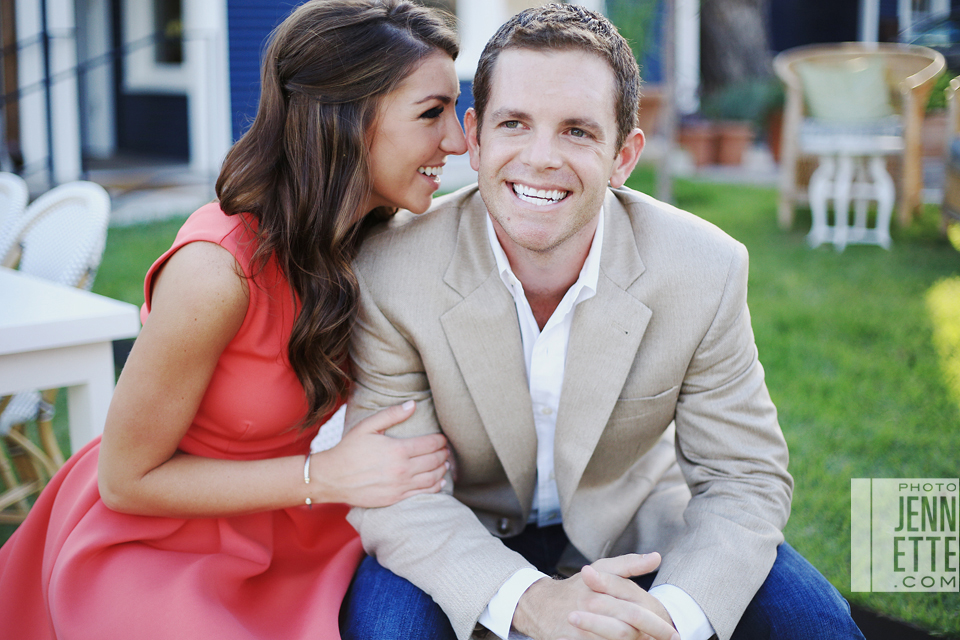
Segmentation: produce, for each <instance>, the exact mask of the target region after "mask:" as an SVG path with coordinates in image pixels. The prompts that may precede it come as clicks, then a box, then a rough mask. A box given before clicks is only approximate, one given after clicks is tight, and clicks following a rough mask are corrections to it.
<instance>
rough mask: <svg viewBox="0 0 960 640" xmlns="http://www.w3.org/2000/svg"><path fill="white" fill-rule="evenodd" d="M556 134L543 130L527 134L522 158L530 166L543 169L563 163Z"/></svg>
mask: <svg viewBox="0 0 960 640" xmlns="http://www.w3.org/2000/svg"><path fill="white" fill-rule="evenodd" d="M557 143H558V140H557V138H556V136H554V135H552V134H550V133H547V132H543V133H539V132H534V133H533V135H531V136H529V138H528V143H527V146H526V148H525V149H524V152H523V154H522V156H523V160H524V161H525V162H526V163H527V164H529V165H530V166H531V167H533V168H535V169H538V170H543V169H556V168H558V167H560V165H562V164H563V158H562V157H561V155H560V149H559V147H558V144H557Z"/></svg>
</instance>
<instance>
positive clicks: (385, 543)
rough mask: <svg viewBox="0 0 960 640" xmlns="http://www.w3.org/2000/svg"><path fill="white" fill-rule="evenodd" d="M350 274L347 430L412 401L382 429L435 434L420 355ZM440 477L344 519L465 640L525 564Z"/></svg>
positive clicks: (401, 434) (437, 428)
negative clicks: (355, 296)
mask: <svg viewBox="0 0 960 640" xmlns="http://www.w3.org/2000/svg"><path fill="white" fill-rule="evenodd" d="M357 277H358V279H359V281H360V301H361V302H360V312H359V316H358V320H357V324H356V326H355V329H354V334H353V338H352V343H351V350H350V351H351V357H352V366H353V374H354V377H355V379H356V385H355V388H354V392H353V396H352V398H351V400H350V403H349V405H348V410H347V423H346V428H347V429H349V428H351V427H352V426H353V425H355V424H356V423H357V422H358V421H359V420H361V419H362V418H364V417H366V416H367V415H370V414H371V413H373V412H375V411H377V410H379V409H381V408H384V407H387V406H391V405H394V404H398V403H402V402H405V401H406V400H409V399H413V400H415V401H417V409H416V411H415V412H414V415H413V416H412V417H411V418H409V419H408V420H406V421H404V422H403V423H401V424H399V425H397V426H396V427H393V428H392V429H390V430H389V431H388V434H389V435H391V436H395V437H411V436H416V435H421V434H426V433H436V432H438V431H440V426H439V424H438V421H437V418H436V414H435V412H434V409H433V401H432V398H431V395H430V389H429V384H428V381H427V376H426V373H425V371H424V367H423V363H422V362H421V359H420V356H419V353H418V352H417V350H416V349H415V348H414V346H413V345H411V344H410V342H409V341H408V340H407V339H406V338H405V337H404V336H403V334H402V332H401V331H400V330H398V328H397V327H395V326H394V325H393V324H392V323H391V322H390V320H389V319H388V318H386V317H385V316H384V314H383V313H382V312H381V310H380V308H379V306H378V305H377V297H376V295H375V293H374V292H373V291H371V288H370V287H369V286H368V285H367V282H366V281H365V280H364V278H363V275H362V273H360V272H359V270H358V274H357ZM446 480H447V485H446V487H445V489H444V490H443V491H442V492H440V493H437V494H431V495H419V496H414V497H412V498H408V499H406V500H403V501H401V502H399V503H397V504H395V505H392V506H390V507H384V508H378V509H363V508H353V509H351V511H350V513H349V515H348V520H349V521H350V523H351V524H352V525H353V526H354V528H356V529H357V531H358V532H359V533H360V538H361V540H362V542H363V547H364V549H365V550H366V551H367V553H368V554H370V555H373V556H376V558H377V560H378V561H379V562H380V564H381V565H383V566H384V567H386V568H387V569H389V570H390V571H392V572H394V573H395V574H397V575H399V576H401V577H404V578H406V579H407V580H409V581H410V582H412V583H413V584H415V585H416V586H417V587H419V588H420V589H422V590H423V591H425V592H426V593H427V594H429V595H430V596H431V597H432V598H433V599H434V601H436V602H437V603H438V604H439V605H440V607H441V608H442V609H443V611H444V612H445V613H446V614H447V616H448V617H449V618H450V621H451V623H452V625H453V628H454V631H455V632H456V634H457V637H458V638H461V639H466V638H469V637H470V635H471V634H472V632H473V630H474V628H475V626H476V623H477V619H478V618H479V617H480V614H481V613H482V612H483V610H484V609H485V608H486V606H487V604H488V603H489V601H490V599H491V598H492V597H493V596H494V595H495V594H496V592H497V590H498V589H499V588H500V586H501V585H502V584H503V583H504V582H505V581H506V580H507V579H508V578H509V577H510V576H512V575H513V574H514V573H515V572H516V571H518V570H519V569H521V568H524V567H529V566H531V565H530V563H528V562H527V561H526V560H525V559H524V558H523V557H522V556H521V555H519V554H517V553H515V552H513V551H511V550H510V549H508V548H507V547H505V546H504V545H503V543H502V542H501V541H500V540H499V539H497V538H496V537H495V536H493V535H491V534H490V533H489V532H488V531H487V529H486V528H485V527H484V526H483V525H482V524H481V523H480V521H479V520H478V519H477V517H476V516H475V515H474V513H473V512H472V511H471V510H470V509H469V508H467V507H466V506H464V505H463V504H461V503H460V502H459V501H458V500H457V499H456V498H454V497H453V495H452V489H453V479H452V477H451V475H450V474H449V473H448V474H447V477H446ZM398 532H401V533H398Z"/></svg>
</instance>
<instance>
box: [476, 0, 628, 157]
mask: <svg viewBox="0 0 960 640" xmlns="http://www.w3.org/2000/svg"><path fill="white" fill-rule="evenodd" d="M510 48H516V49H530V50H532V51H544V50H555V51H564V50H570V49H580V50H583V51H588V52H591V53H595V54H597V55H599V56H600V57H601V58H603V59H604V60H606V61H607V63H608V64H609V65H610V68H611V69H612V70H613V74H614V78H615V80H616V104H615V105H614V112H615V115H616V118H617V151H619V150H620V147H621V146H623V142H624V140H626V138H627V134H629V133H630V131H631V130H632V129H634V128H635V127H636V126H637V113H638V110H639V107H640V68H639V67H638V66H637V61H636V59H635V58H634V57H633V52H632V51H631V50H630V45H629V44H627V41H626V40H624V38H623V36H621V35H620V33H619V32H618V31H617V28H616V27H614V26H613V24H611V23H610V21H609V20H607V19H606V18H605V17H603V16H602V15H600V14H599V13H596V12H594V11H590V10H589V9H584V8H583V7H580V6H577V5H571V4H555V3H554V4H547V5H543V6H541V7H534V8H531V9H526V10H524V11H521V12H520V13H518V14H517V15H515V16H513V17H512V18H510V20H508V21H507V22H506V23H504V25H503V26H502V27H500V29H499V30H498V31H497V32H496V33H495V34H494V36H493V37H492V38H490V41H489V42H487V46H486V47H484V49H483V53H482V54H481V55H480V62H479V64H478V65H477V73H476V75H475V76H474V79H473V106H474V109H475V110H476V112H477V131H478V133H479V129H480V125H481V123H482V122H483V112H484V110H485V109H486V106H487V101H488V100H489V98H490V83H491V81H492V79H493V71H494V68H495V66H496V62H497V58H498V57H499V56H500V52H501V51H503V50H504V49H510ZM520 81H521V82H522V79H520Z"/></svg>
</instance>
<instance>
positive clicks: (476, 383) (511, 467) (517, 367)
mask: <svg viewBox="0 0 960 640" xmlns="http://www.w3.org/2000/svg"><path fill="white" fill-rule="evenodd" d="M473 202H474V203H480V204H479V206H475V207H468V208H467V209H466V210H465V211H464V212H463V214H462V216H461V221H460V229H459V234H458V238H457V248H456V251H455V252H454V254H453V259H452V261H451V263H450V267H449V268H448V270H447V273H446V274H445V275H444V282H446V283H447V284H448V285H450V286H451V287H453V288H454V289H455V290H456V291H458V292H459V293H460V294H461V295H463V296H464V298H463V300H462V301H461V302H459V303H458V304H456V305H454V306H453V307H452V308H450V309H449V310H448V311H447V312H446V313H444V314H443V315H442V316H441V318H440V323H441V325H442V326H443V331H444V334H445V335H446V338H447V342H448V344H449V345H450V348H451V350H452V351H453V355H454V358H455V359H456V361H457V366H458V367H459V370H460V374H461V375H462V376H463V379H464V381H465V383H466V385H467V388H468V389H469V391H470V396H471V397H472V399H473V403H474V405H475V406H476V408H477V413H478V414H479V415H480V419H481V420H482V422H483V425H484V427H485V429H486V431H487V435H488V437H489V438H490V442H491V443H492V444H493V447H494V449H495V450H496V452H497V456H498V457H499V459H500V462H501V464H502V465H503V468H504V471H505V472H506V474H507V478H508V479H509V480H510V484H511V485H513V488H514V491H516V493H517V498H518V499H519V502H520V504H521V506H522V508H523V510H524V517H526V514H527V512H528V511H529V508H530V499H531V497H532V496H533V485H534V481H535V472H536V459H537V436H536V430H535V428H534V424H533V406H532V404H531V401H530V394H529V393H528V391H527V390H528V388H529V384H528V382H527V374H526V368H525V366H524V363H523V347H522V344H521V341H520V328H519V324H518V321H517V311H516V306H515V304H514V301H513V298H512V297H511V295H510V292H509V291H507V289H506V287H505V286H504V285H503V282H502V281H501V280H500V275H499V274H498V273H497V270H496V261H495V260H494V257H493V253H492V252H491V250H490V246H489V242H488V240H487V235H486V234H487V231H486V226H485V225H486V221H485V219H484V216H486V215H487V214H486V210H485V209H483V207H482V203H481V202H480V199H479V198H473Z"/></svg>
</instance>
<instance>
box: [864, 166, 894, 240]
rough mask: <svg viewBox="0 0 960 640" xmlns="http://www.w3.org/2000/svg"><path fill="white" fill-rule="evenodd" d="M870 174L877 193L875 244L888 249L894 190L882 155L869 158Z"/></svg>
mask: <svg viewBox="0 0 960 640" xmlns="http://www.w3.org/2000/svg"><path fill="white" fill-rule="evenodd" d="M870 175H871V177H872V178H873V184H874V189H875V191H876V194H877V244H879V245H880V246H881V247H883V248H884V249H889V248H890V218H891V216H892V214H893V203H894V199H895V198H896V190H895V189H894V186H893V179H892V178H891V177H890V174H889V173H887V163H886V161H885V160H884V158H883V157H882V156H873V157H872V158H870Z"/></svg>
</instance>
